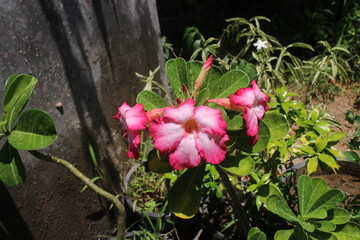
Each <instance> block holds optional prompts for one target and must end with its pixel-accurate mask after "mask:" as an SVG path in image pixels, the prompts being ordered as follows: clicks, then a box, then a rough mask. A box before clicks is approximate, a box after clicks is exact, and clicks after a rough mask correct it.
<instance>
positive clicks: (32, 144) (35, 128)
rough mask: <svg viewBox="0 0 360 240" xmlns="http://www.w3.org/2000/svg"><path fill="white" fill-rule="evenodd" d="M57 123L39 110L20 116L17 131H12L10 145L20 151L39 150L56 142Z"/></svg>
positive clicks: (31, 110) (9, 138)
mask: <svg viewBox="0 0 360 240" xmlns="http://www.w3.org/2000/svg"><path fill="white" fill-rule="evenodd" d="M56 136H57V135H56V129H55V123H54V121H53V119H52V118H51V116H50V115H49V114H48V113H46V112H44V111H42V110H39V109H30V110H27V111H26V112H23V113H22V114H21V115H20V116H19V121H18V123H17V125H16V127H15V130H13V131H11V133H10V135H9V137H8V140H9V143H10V144H11V145H12V146H13V147H15V148H16V149H19V150H37V149H41V148H44V147H46V146H49V145H50V144H52V143H53V142H54V141H55V140H56Z"/></svg>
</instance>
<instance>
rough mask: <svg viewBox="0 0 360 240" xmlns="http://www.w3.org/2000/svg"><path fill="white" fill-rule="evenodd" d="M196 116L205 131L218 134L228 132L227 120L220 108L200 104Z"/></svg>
mask: <svg viewBox="0 0 360 240" xmlns="http://www.w3.org/2000/svg"><path fill="white" fill-rule="evenodd" d="M194 118H195V120H196V122H197V124H198V125H199V127H200V128H201V131H203V132H207V133H211V134H218V135H221V134H222V135H223V134H225V133H226V131H225V130H226V122H225V120H224V119H223V117H222V114H221V111H220V110H219V109H214V108H210V107H206V106H199V107H197V108H196V110H195V114H194Z"/></svg>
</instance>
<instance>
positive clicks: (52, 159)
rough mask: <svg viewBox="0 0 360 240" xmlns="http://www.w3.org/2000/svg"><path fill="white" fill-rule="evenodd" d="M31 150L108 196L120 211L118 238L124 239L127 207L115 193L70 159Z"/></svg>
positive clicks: (100, 193)
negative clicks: (83, 171)
mask: <svg viewBox="0 0 360 240" xmlns="http://www.w3.org/2000/svg"><path fill="white" fill-rule="evenodd" d="M29 152H30V154H32V155H33V156H34V157H36V158H38V159H40V160H43V161H47V162H52V163H56V164H58V165H61V166H63V167H65V168H67V169H68V170H69V171H70V172H71V173H72V174H73V175H75V176H76V177H77V178H79V179H80V180H81V181H82V182H83V183H85V184H86V185H87V186H88V187H89V188H91V189H92V190H93V191H94V192H95V193H97V194H99V195H100V196H102V197H104V198H106V199H107V200H109V201H110V202H111V203H112V204H113V205H114V206H115V207H116V208H117V210H118V212H119V217H118V228H117V239H119V240H121V239H123V236H124V232H125V208H124V206H123V205H122V203H121V201H120V200H119V199H118V198H117V197H116V196H114V195H113V194H111V193H109V192H107V191H105V190H104V189H102V188H101V187H99V186H98V185H96V184H95V183H94V182H92V181H91V179H90V178H88V177H87V176H85V175H84V174H83V173H82V172H80V171H79V170H78V169H77V168H76V167H75V166H74V165H72V164H71V163H70V162H68V161H66V160H64V159H61V158H57V157H53V156H47V155H44V154H42V153H41V152H39V151H29Z"/></svg>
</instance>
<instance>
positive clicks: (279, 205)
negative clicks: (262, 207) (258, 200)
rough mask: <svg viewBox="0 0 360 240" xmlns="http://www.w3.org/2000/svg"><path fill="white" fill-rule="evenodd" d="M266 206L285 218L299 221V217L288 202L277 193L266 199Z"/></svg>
mask: <svg viewBox="0 0 360 240" xmlns="http://www.w3.org/2000/svg"><path fill="white" fill-rule="evenodd" d="M266 208H267V209H268V210H269V211H270V212H272V213H275V214H276V215H278V216H280V217H282V218H283V219H285V220H287V221H289V222H293V223H297V222H298V219H297V217H296V216H295V214H294V213H293V211H292V210H291V209H290V207H289V206H288V204H287V202H286V201H285V200H283V199H281V198H279V197H278V196H276V195H271V196H270V197H268V198H267V199H266Z"/></svg>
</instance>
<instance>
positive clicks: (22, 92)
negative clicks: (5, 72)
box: [3, 74, 38, 129]
mask: <svg viewBox="0 0 360 240" xmlns="http://www.w3.org/2000/svg"><path fill="white" fill-rule="evenodd" d="M37 82H38V80H37V79H36V78H34V77H33V76H30V75H26V74H22V75H11V76H10V77H9V78H8V79H7V81H6V83H5V90H4V97H3V110H4V112H5V113H6V121H7V127H8V129H11V128H12V125H13V123H14V122H15V120H16V118H17V117H18V115H19V114H20V112H21V110H22V109H23V107H24V106H25V104H26V102H27V101H28V100H29V98H30V96H31V93H32V91H33V90H34V88H35V86H36V84H37Z"/></svg>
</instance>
